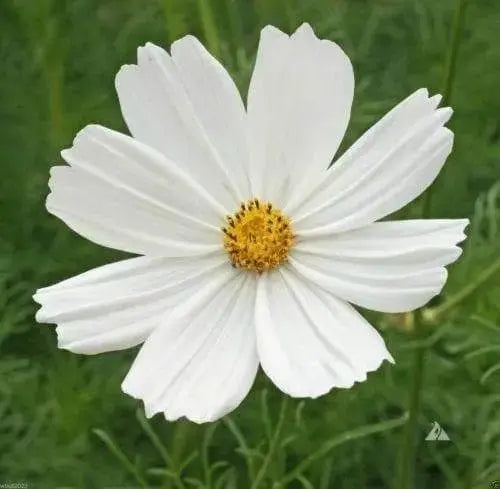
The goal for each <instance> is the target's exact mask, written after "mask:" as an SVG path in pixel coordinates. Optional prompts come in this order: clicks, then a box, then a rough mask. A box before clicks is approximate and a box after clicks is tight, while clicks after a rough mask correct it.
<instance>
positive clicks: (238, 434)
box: [0, 0, 500, 489]
mask: <svg viewBox="0 0 500 489" xmlns="http://www.w3.org/2000/svg"><path fill="white" fill-rule="evenodd" d="M456 3H457V2H456V1H455V0H440V1H436V0H422V1H419V0H351V1H348V0H314V1H313V0H288V1H287V0H246V1H243V0H210V1H206V0H198V1H194V0H186V1H183V0H149V1H145V0H100V1H99V0H72V1H71V0H67V1H65V0H0V485H1V484H2V483H7V482H24V483H26V484H28V487H41V488H56V487H78V488H104V487H122V488H123V487H139V484H140V482H139V480H143V481H144V483H143V485H149V486H150V487H164V488H168V487H176V488H182V487H185V488H188V487H205V488H213V489H216V488H231V487H234V488H238V489H240V488H245V487H250V486H251V482H250V479H249V475H248V474H249V473H248V472H247V469H248V467H250V474H252V473H254V474H255V473H260V476H259V477H261V478H260V479H257V481H256V482H255V481H254V486H253V489H256V487H261V488H266V487H269V488H272V487H278V486H277V485H276V483H277V482H278V481H280V480H282V479H283V477H288V478H293V477H292V476H294V475H297V477H295V478H293V480H292V481H291V482H289V483H288V485H287V486H286V487H290V488H299V487H303V488H305V489H310V488H320V489H326V488H335V489H356V488H371V489H377V488H389V487H394V483H395V479H396V473H397V466H398V463H399V458H400V455H401V452H402V447H403V441H402V437H403V429H402V427H400V426H399V427H396V428H394V429H388V428H389V426H382V427H381V428H380V430H381V431H380V432H379V433H376V434H372V435H369V430H368V429H365V428H363V427H364V426H365V425H371V424H373V423H379V422H383V423H384V422H386V421H388V420H390V419H393V418H398V417H399V416H401V415H402V413H403V412H404V411H405V410H406V409H407V406H408V397H409V391H410V387H411V383H412V380H411V379H412V377H413V375H414V373H415V372H414V369H413V357H414V356H415V352H416V351H417V350H418V348H420V347H421V346H422V343H421V342H419V340H418V338H419V337H421V336H420V335H418V333H417V334H416V333H415V331H414V329H415V328H414V327H413V326H414V325H413V318H412V316H410V315H406V316H404V315H380V314H372V313H366V315H367V316H368V318H369V319H370V320H371V321H372V323H373V324H374V325H375V326H376V327H377V328H378V329H379V330H380V331H381V332H382V334H383V336H384V338H385V339H386V342H387V345H388V347H389V350H390V351H391V352H392V353H393V356H394V357H395V359H396V365H395V366H389V365H387V364H385V365H384V366H383V367H382V368H381V369H380V370H379V371H377V372H376V373H372V374H370V375H369V378H368V381H367V382H365V383H363V384H357V385H355V387H353V388H352V389H350V390H334V391H333V392H331V393H330V394H328V395H326V396H324V397H322V398H320V399H318V400H305V401H304V400H297V399H290V400H288V402H287V404H286V405H285V404H283V401H282V396H281V394H280V393H279V391H278V390H277V389H276V388H275V387H274V386H273V385H272V384H271V383H270V382H269V381H268V380H266V379H265V378H264V376H263V375H262V374H259V377H258V379H257V381H256V383H255V385H254V387H253V389H252V391H251V393H250V395H249V397H248V398H247V399H246V400H245V401H244V403H243V404H242V406H240V408H238V409H237V410H236V411H235V412H234V413H232V414H231V415H230V416H229V417H227V418H225V419H224V420H223V421H221V422H218V423H215V424H210V425H201V426H199V425H195V424H192V423H188V422H184V421H181V422H176V423H167V422H166V421H165V420H164V419H162V418H161V416H156V417H155V418H153V420H151V422H150V424H149V425H146V424H144V421H143V418H142V416H141V410H140V409H139V410H138V408H140V407H141V406H140V405H139V403H138V402H136V401H134V400H133V399H131V398H129V397H127V396H126V395H124V394H123V393H121V391H120V382H121V380H122V378H123V377H124V375H125V372H126V371H127V368H128V366H129V365H130V363H131V361H132V359H133V356H134V355H135V353H136V351H135V349H134V351H126V352H118V353H110V354H104V355H97V356H95V357H84V356H79V355H74V354H71V353H68V352H66V351H59V350H57V348H56V337H55V332H54V331H53V327H52V326H47V325H37V324H36V323H35V322H34V313H35V311H36V307H35V304H34V303H33V302H32V300H31V295H32V294H33V293H34V291H35V290H36V288H38V287H40V286H44V285H48V284H51V283H54V282H56V281H59V280H61V279H63V278H66V277H69V276H72V275H74V274H77V273H81V272H83V271H85V270H87V269H89V268H92V267H94V266H98V265H101V264H104V263H107V262H110V261H114V260H117V259H120V258H122V257H123V256H125V255H124V254H118V253H117V252H114V251H111V250H106V249H103V248H100V247H98V246H97V245H94V244H92V243H89V242H87V241H85V240H84V239H83V238H80V237H78V236H77V235H75V234H74V233H73V232H72V231H70V230H69V229H68V228H67V227H65V225H64V224H63V223H62V222H60V221H58V220H57V219H56V218H54V217H52V216H50V215H49V214H48V213H47V212H46V210H45V208H44V199H45V197H46V195H47V192H48V189H47V180H48V171H49V168H50V167H51V166H52V165H54V164H56V163H60V162H61V158H60V156H59V151H60V150H61V149H62V148H64V147H67V146H69V145H70V144H71V141H72V138H73V136H74V135H75V133H76V132H77V131H78V130H79V129H80V128H82V127H83V126H84V125H86V124H89V123H100V124H103V125H105V126H109V127H111V128H114V129H117V130H125V127H124V123H123V121H122V120H121V117H120V110H119V105H118V101H117V97H116V94H115V92H114V87H113V80H114V75H115V73H116V72H117V71H118V69H119V67H120V66H121V65H122V64H125V63H133V62H135V59H136V54H135V50H136V48H137V46H139V45H141V44H144V43H145V42H146V41H153V42H155V43H157V44H159V45H162V46H164V47H168V45H169V44H170V43H171V42H172V41H174V40H175V39H177V38H179V37H181V36H182V35H183V34H186V33H192V34H195V35H197V36H198V37H199V38H200V39H201V40H202V41H203V42H204V43H205V44H206V45H207V47H208V48H209V50H210V51H211V52H212V53H214V54H215V55H216V56H217V57H218V58H219V59H220V60H221V61H222V62H223V64H224V65H225V66H226V67H227V69H228V70H229V72H230V73H231V74H232V75H233V76H234V77H235V79H236V80H237V83H238V86H239V88H240V90H241V91H242V93H243V94H245V93H246V90H247V86H248V81H249V77H250V74H251V70H252V66H253V61H254V57H255V52H256V47H257V43H258V37H259V30H260V28H261V27H262V26H264V25H266V24H269V23H270V24H274V25H276V26H278V27H280V28H281V29H283V30H285V31H287V32H291V31H293V30H294V29H295V28H296V27H297V26H298V25H300V24H301V23H302V22H304V21H307V22H310V23H311V25H312V26H313V27H314V29H315V30H316V32H317V34H318V35H319V36H320V37H324V38H328V39H332V40H335V41H336V42H338V43H339V44H340V45H341V46H342V47H343V48H344V50H345V51H346V52H347V54H348V55H349V56H350V58H351V60H352V62H353V65H354V68H355V73H356V81H357V86H356V94H355V102H354V107H353V118H352V121H351V124H350V127H349V129H348V133H347V136H346V141H345V143H344V145H343V147H345V145H347V144H348V143H350V142H352V141H353V140H355V138H356V137H357V136H359V135H360V134H361V133H362V132H363V131H364V130H365V129H366V128H367V127H369V126H370V125H371V124H372V123H373V122H375V121H376V120H377V119H378V118H379V117H381V116H382V115H383V114H384V113H385V112H386V111H387V110H388V109H389V108H391V107H392V106H393V105H394V104H396V103H397V102H398V101H400V100H401V99H403V98H404V97H406V96H407V95H408V94H409V93H411V92H412V91H414V90H415V89H417V88H420V87H427V88H429V89H430V91H431V92H439V91H441V90H442V89H443V84H444V80H445V77H446V72H447V59H448V52H449V50H450V39H451V32H452V25H453V15H454V10H455V6H456ZM499 33H500V2H499V1H498V0H475V1H474V0H469V1H468V2H467V8H466V10H465V18H464V27H463V29H462V32H461V34H460V49H459V52H458V59H457V64H456V76H455V77H454V80H453V91H452V93H451V105H452V106H453V108H454V110H455V115H454V117H453V119H452V121H451V123H450V127H451V128H452V129H453V131H454V132H455V135H456V137H455V147H454V151H453V153H452V156H451V157H450V158H449V160H448V163H447V165H446V166H445V170H444V171H443V172H442V174H441V175H440V177H439V179H438V181H437V182H436V184H435V185H434V187H433V189H434V190H433V200H432V206H431V215H432V217H440V218H447V217H469V218H470V219H471V221H472V224H471V226H470V227H469V231H468V234H469V238H468V240H467V242H466V244H465V246H464V247H465V253H464V255H463V256H462V258H461V259H460V261H459V262H458V263H457V264H456V265H453V266H452V267H450V277H449V282H448V284H447V286H446V288H445V290H444V293H443V295H442V296H441V298H440V299H439V300H438V302H439V301H441V302H442V301H443V300H446V299H447V298H449V297H452V296H454V294H456V293H457V292H459V291H460V290H462V289H463V288H464V287H467V286H468V285H470V284H472V283H474V282H475V280H476V278H477V277H478V276H480V274H481V273H482V272H483V271H484V270H486V269H488V267H490V266H491V264H492V263H494V260H495V259H498V250H499V244H500V227H499V226H500V202H499V193H500V96H499V90H500V34H499ZM421 207H422V199H419V200H417V201H416V202H415V203H413V204H412V205H411V206H409V207H408V208H406V209H405V210H404V211H402V212H401V213H400V214H401V216H403V217H416V216H419V215H420V213H421ZM499 304H500V280H499V276H498V274H496V275H493V276H492V277H490V279H489V281H488V282H487V283H484V284H483V285H482V286H481V287H480V288H478V289H477V290H475V291H474V292H473V293H471V294H469V295H468V296H467V298H466V299H465V300H463V301H461V302H460V303H459V304H457V305H456V306H455V307H453V308H451V309H450V310H449V311H448V312H447V314H446V315H444V316H443V317H442V318H441V319H440V321H438V322H437V324H434V325H432V326H430V327H429V329H428V331H426V332H425V338H426V340H425V341H426V343H425V344H426V354H425V360H426V361H425V371H424V385H423V389H422V409H421V410H420V414H419V417H418V420H417V430H416V445H417V463H416V470H415V487H418V488H426V489H427V488H440V489H441V488H462V489H471V488H474V489H479V488H485V489H486V488H488V487H489V484H490V483H491V481H494V480H496V479H499V480H500V457H499V454H500V390H499V388H498V386H499V385H500V361H499V358H500V355H499V353H500V326H499V322H500V321H499V319H500V306H499ZM280 413H281V414H280ZM278 419H281V423H278ZM434 420H436V421H438V422H439V423H440V424H441V425H442V426H443V428H445V430H446V432H447V433H448V435H449V436H450V438H451V442H448V443H444V442H443V443H431V442H425V441H424V438H425V435H426V433H427V432H428V431H429V429H430V427H431V423H432V421H434ZM278 425H279V426H278ZM277 426H278V428H279V429H277ZM149 428H152V430H153V431H151V432H149V431H148V430H149ZM383 428H387V429H383ZM95 429H97V430H101V431H97V432H95V431H93V430H95ZM351 430H355V431H354V432H353V433H351ZM359 430H360V431H359ZM153 432H154V433H156V436H157V437H158V438H154V437H153V436H152V435H151V433H153ZM346 433H347V435H345V434H346ZM356 434H357V435H360V437H359V438H358V439H352V440H351V439H350V438H356V436H354V435H356ZM339 436H340V438H339ZM106 437H109V438H110V439H112V440H113V443H114V444H115V445H114V446H115V448H118V449H119V450H120V451H121V453H122V455H121V456H123V455H125V456H126V457H127V460H128V462H124V461H123V460H122V461H120V458H119V457H117V455H116V453H114V452H113V450H110V447H109V446H108V445H109V441H108V445H107V444H106V443H105V441H104V440H105V439H107V438H106ZM158 440H159V441H160V443H161V444H162V446H161V447H159V446H157V445H158ZM336 441H338V442H341V443H340V444H339V445H338V446H334V445H335V444H336ZM329 443H330V445H328V444H329ZM322 447H324V448H325V450H324V451H323V452H320V453H316V454H315V455H314V457H313V459H312V460H309V459H308V458H307V457H308V456H309V455H310V454H311V453H315V451H316V450H318V449H321V448H322ZM327 449H328V450H327ZM300 463H304V465H303V466H302V468H300V470H299V471H298V472H297V471H296V468H297V466H298V464H300ZM166 467H167V470H165V469H166ZM294 470H295V472H293V471H294ZM273 484H274V486H273ZM282 487H285V485H283V486H282Z"/></svg>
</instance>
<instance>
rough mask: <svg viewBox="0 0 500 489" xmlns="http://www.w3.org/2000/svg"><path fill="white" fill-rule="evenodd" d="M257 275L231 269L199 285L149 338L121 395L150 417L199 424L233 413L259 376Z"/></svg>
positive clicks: (128, 376)
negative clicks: (139, 404)
mask: <svg viewBox="0 0 500 489" xmlns="http://www.w3.org/2000/svg"><path fill="white" fill-rule="evenodd" d="M254 303H255V277H253V276H252V275H250V274H245V273H241V272H238V271H236V270H232V269H230V270H229V271H227V272H226V273H225V275H224V276H221V277H219V278H218V279H217V280H213V281H212V282H211V283H209V284H206V285H203V286H201V287H197V288H196V289H193V291H192V297H191V299H190V300H188V301H186V302H185V303H180V304H179V306H178V308H177V309H175V310H174V311H173V312H172V313H171V314H169V315H167V316H166V317H165V318H164V319H163V321H162V325H161V327H160V328H158V329H157V330H155V332H154V333H153V334H152V335H151V336H150V337H149V338H148V339H147V340H146V342H145V343H144V345H143V347H142V349H141V351H140V352H139V354H138V356H137V358H136V360H135V362H134V364H133V366H132V368H131V369H130V371H129V373H128V375H127V377H126V378H125V380H124V382H123V384H122V389H123V391H124V392H126V393H127V394H130V395H131V396H133V397H135V398H138V399H142V400H143V401H144V405H145V408H146V414H147V415H148V416H152V415H153V414H155V413H157V412H161V411H163V412H164V414H165V417H166V418H167V419H168V420H175V419H178V418H180V417H182V416H185V417H187V418H188V419H190V420H192V421H196V422H198V423H201V422H206V421H213V420H215V419H218V418H220V417H221V416H223V415H224V414H226V413H228V412H229V411H231V410H233V409H234V408H235V407H236V406H238V405H239V404H240V402H241V401H242V400H243V398H244V397H245V396H246V394H247V393H248V391H249V390H250V387H251V385H252V383H253V380H254V378H255V374H256V372H257V367H258V359H257V353H256V347H255V329H254V318H253V317H254V307H255V306H254Z"/></svg>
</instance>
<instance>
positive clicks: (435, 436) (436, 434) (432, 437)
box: [425, 421, 450, 441]
mask: <svg viewBox="0 0 500 489" xmlns="http://www.w3.org/2000/svg"><path fill="white" fill-rule="evenodd" d="M425 440H426V441H450V437H449V436H448V435H447V433H446V431H444V430H443V428H441V426H440V425H439V423H438V422H437V421H434V422H433V423H432V428H431V431H429V433H428V435H427V436H426V437H425Z"/></svg>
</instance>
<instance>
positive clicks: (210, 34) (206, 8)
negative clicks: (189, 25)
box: [197, 0, 220, 58]
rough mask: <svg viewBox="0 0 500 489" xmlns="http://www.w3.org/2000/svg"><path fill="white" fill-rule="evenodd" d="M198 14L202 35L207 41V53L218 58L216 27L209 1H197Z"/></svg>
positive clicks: (218, 47)
mask: <svg viewBox="0 0 500 489" xmlns="http://www.w3.org/2000/svg"><path fill="white" fill-rule="evenodd" d="M197 4H198V12H199V14H200V20H201V26H202V28H203V34H204V35H205V39H206V41H207V45H208V49H209V51H210V52H211V53H212V54H213V55H214V56H215V57H216V58H219V57H220V42H219V34H218V32H217V25H216V23H215V18H214V10H213V7H212V4H211V0H198V1H197Z"/></svg>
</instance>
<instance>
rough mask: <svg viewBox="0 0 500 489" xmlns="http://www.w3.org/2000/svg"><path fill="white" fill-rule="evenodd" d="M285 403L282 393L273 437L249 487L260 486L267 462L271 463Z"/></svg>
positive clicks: (279, 433) (254, 488)
mask: <svg viewBox="0 0 500 489" xmlns="http://www.w3.org/2000/svg"><path fill="white" fill-rule="evenodd" d="M286 405H287V398H286V396H285V395H284V396H283V400H282V401H281V409H280V413H279V417H278V422H277V423H276V429H275V430H274V434H273V437H272V439H271V442H270V444H269V450H268V452H267V455H266V458H265V459H264V461H263V462H262V465H261V467H260V469H259V472H258V473H257V476H256V477H255V479H254V481H253V484H252V486H251V489H257V488H258V487H259V486H260V483H261V481H262V480H263V479H264V477H265V476H266V473H267V469H268V467H269V464H270V463H271V461H272V459H273V457H274V454H275V452H276V448H277V446H278V443H279V440H280V436H281V429H282V427H283V422H284V421H285V414H286Z"/></svg>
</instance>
